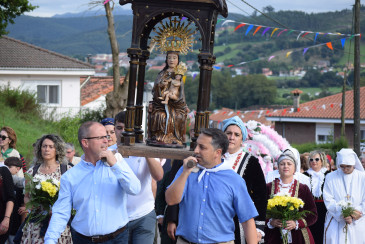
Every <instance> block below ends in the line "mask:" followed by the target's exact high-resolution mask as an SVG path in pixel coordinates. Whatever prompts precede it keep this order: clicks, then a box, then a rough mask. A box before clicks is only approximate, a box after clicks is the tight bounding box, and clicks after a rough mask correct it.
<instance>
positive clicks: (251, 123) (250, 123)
mask: <svg viewBox="0 0 365 244" xmlns="http://www.w3.org/2000/svg"><path fill="white" fill-rule="evenodd" d="M246 126H247V128H248V129H249V130H250V131H252V132H254V130H255V129H256V128H257V122H256V121H254V120H249V121H248V122H247V124H246Z"/></svg>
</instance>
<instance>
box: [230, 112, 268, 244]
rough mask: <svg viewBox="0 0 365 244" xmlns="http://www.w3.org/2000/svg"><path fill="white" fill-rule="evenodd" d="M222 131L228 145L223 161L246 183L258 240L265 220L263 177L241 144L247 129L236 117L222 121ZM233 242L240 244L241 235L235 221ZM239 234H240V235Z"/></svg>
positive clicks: (256, 160) (257, 162)
mask: <svg viewBox="0 0 365 244" xmlns="http://www.w3.org/2000/svg"><path fill="white" fill-rule="evenodd" d="M223 131H224V133H225V134H226V135H227V137H228V141H229V145H228V150H227V153H225V154H224V155H223V158H224V161H225V162H227V163H228V164H229V165H230V166H231V167H232V169H233V170H234V171H236V173H237V174H239V175H240V176H241V177H242V178H243V179H244V180H245V182H246V186H247V191H248V192H249V194H250V197H251V199H252V201H253V202H254V204H255V207H256V209H257V212H258V213H259V216H257V217H256V218H255V223H256V227H257V235H258V239H261V237H263V236H264V235H265V234H264V232H263V231H264V227H265V225H264V223H265V222H264V221H265V219H266V205H267V199H266V192H265V187H266V184H265V176H264V173H263V171H262V169H261V166H260V163H259V161H258V159H257V158H256V157H255V156H253V155H252V154H250V153H248V152H245V151H244V150H243V147H242V142H243V141H245V140H247V135H248V133H247V129H246V126H245V125H244V123H243V122H242V120H241V119H240V118H239V117H238V116H234V117H232V118H229V119H226V120H224V121H223ZM235 223H236V232H235V238H236V239H235V242H236V243H241V237H242V236H243V235H241V234H242V231H240V227H239V226H240V225H239V224H238V220H237V219H236V221H235ZM240 232H241V233H240Z"/></svg>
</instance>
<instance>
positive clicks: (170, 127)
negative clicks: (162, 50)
mask: <svg viewBox="0 0 365 244" xmlns="http://www.w3.org/2000/svg"><path fill="white" fill-rule="evenodd" d="M165 63H166V66H165V68H164V69H163V70H162V71H161V72H160V73H159V74H158V76H157V79H156V81H155V84H154V87H153V90H152V95H153V101H152V111H151V112H150V119H149V132H150V137H149V142H163V143H165V144H179V145H182V144H183V143H184V142H185V138H184V137H185V132H186V125H185V124H186V117H187V111H188V107H187V106H186V102H185V94H184V83H183V82H181V85H180V89H179V94H178V99H177V100H174V99H170V100H169V102H168V104H163V103H162V102H163V100H161V99H160V98H161V97H163V93H164V92H165V91H167V90H168V88H169V84H170V83H171V79H175V72H174V69H175V67H176V66H177V65H178V64H179V52H175V51H169V52H167V55H166V61H165ZM169 81H170V82H169Z"/></svg>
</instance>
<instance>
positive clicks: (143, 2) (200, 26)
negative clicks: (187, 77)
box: [119, 0, 228, 149]
mask: <svg viewBox="0 0 365 244" xmlns="http://www.w3.org/2000/svg"><path fill="white" fill-rule="evenodd" d="M119 3H120V5H125V4H128V3H131V4H132V10H133V32H132V44H131V47H130V48H129V49H128V50H127V52H128V56H129V57H130V76H129V88H128V100H127V111H126V121H125V132H124V133H123V137H124V142H122V143H123V144H124V145H125V146H133V145H134V144H135V142H137V143H140V142H143V130H142V114H143V106H142V102H143V87H144V79H145V68H146V60H147V59H148V58H149V55H150V52H149V51H148V48H149V47H148V41H149V39H150V34H151V32H152V30H153V28H154V27H155V26H156V25H157V24H158V23H159V22H160V21H162V20H163V19H165V18H168V17H172V16H179V17H186V18H188V19H189V20H190V21H192V22H193V23H194V24H195V26H196V27H197V31H199V32H200V35H201V44H202V48H201V49H200V50H199V51H200V52H199V54H198V60H199V63H200V80H199V92H198V101H197V112H196V118H195V127H194V130H195V133H194V137H193V139H192V142H191V147H190V149H192V148H195V145H196V139H197V136H198V134H199V133H200V130H201V129H202V128H208V125H209V112H208V111H207V110H208V107H209V97H210V84H211V76H212V70H213V69H212V66H213V64H214V62H215V56H214V55H213V47H214V35H215V27H216V23H217V17H218V14H221V15H222V16H223V17H227V15H228V9H227V5H226V2H225V0H190V1H188V0H120V1H119ZM137 82H138V85H137V93H136V97H135V90H136V83H137Z"/></svg>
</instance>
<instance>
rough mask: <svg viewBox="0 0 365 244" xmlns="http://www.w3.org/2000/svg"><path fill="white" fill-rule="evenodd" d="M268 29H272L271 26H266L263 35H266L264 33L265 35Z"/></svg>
mask: <svg viewBox="0 0 365 244" xmlns="http://www.w3.org/2000/svg"><path fill="white" fill-rule="evenodd" d="M268 30H270V27H266V28H265V30H264V31H263V32H262V34H261V36H264V35H265V33H266V32H267V31H268Z"/></svg>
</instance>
